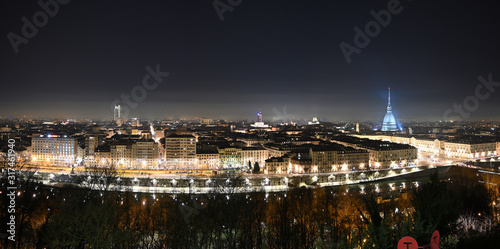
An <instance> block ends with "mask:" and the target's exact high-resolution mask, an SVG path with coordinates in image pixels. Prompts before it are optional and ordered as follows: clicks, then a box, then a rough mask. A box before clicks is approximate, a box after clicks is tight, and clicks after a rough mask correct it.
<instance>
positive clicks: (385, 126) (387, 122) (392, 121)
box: [382, 87, 399, 131]
mask: <svg viewBox="0 0 500 249" xmlns="http://www.w3.org/2000/svg"><path fill="white" fill-rule="evenodd" d="M398 130H399V129H398V125H397V124H396V118H395V117H394V114H392V107H391V88H390V87H389V97H388V102H387V113H386V114H385V117H384V122H383V123H382V131H398Z"/></svg>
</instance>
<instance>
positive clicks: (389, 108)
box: [387, 87, 392, 111]
mask: <svg viewBox="0 0 500 249" xmlns="http://www.w3.org/2000/svg"><path fill="white" fill-rule="evenodd" d="M391 110H392V107H391V87H389V95H388V98H387V111H391Z"/></svg>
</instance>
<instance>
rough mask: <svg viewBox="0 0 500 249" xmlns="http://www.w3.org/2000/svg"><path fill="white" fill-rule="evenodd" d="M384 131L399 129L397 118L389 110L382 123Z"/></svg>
mask: <svg viewBox="0 0 500 249" xmlns="http://www.w3.org/2000/svg"><path fill="white" fill-rule="evenodd" d="M382 131H398V126H397V124H396V118H395V117H394V114H392V112H387V113H386V114H385V117H384V122H383V123H382Z"/></svg>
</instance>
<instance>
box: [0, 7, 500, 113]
mask: <svg viewBox="0 0 500 249" xmlns="http://www.w3.org/2000/svg"><path fill="white" fill-rule="evenodd" d="M49 2H51V3H52V1H46V3H49ZM60 2H61V3H60ZM60 2H56V3H58V4H57V6H58V8H57V11H55V9H54V8H53V7H52V9H51V11H52V12H51V13H48V14H46V15H47V16H48V20H47V22H46V23H45V24H44V23H41V24H40V23H38V24H40V25H39V26H40V27H38V26H34V27H37V28H36V29H37V32H36V33H35V34H34V35H33V37H31V38H27V37H25V36H24V35H23V27H24V25H27V24H26V23H32V24H33V22H34V21H33V17H35V16H36V15H35V14H37V13H41V12H40V11H42V12H43V11H44V10H45V8H44V7H42V6H41V5H39V4H37V3H36V2H33V3H18V2H11V3H9V6H10V7H9V8H5V9H4V13H3V14H4V15H2V16H3V18H4V22H2V29H1V30H2V32H3V33H4V35H5V38H4V39H2V41H1V43H0V45H1V46H0V50H1V51H2V54H3V55H4V56H3V59H2V62H1V63H2V73H1V74H0V81H2V85H3V86H4V87H5V88H4V89H6V90H8V91H10V92H12V93H19V94H18V95H16V94H8V95H6V96H4V98H2V102H1V103H2V104H1V106H2V107H1V108H0V116H1V117H23V116H26V117H28V118H61V119H64V118H91V119H111V118H112V117H110V115H109V113H110V111H112V106H113V105H112V104H113V102H114V101H115V100H117V99H118V100H119V101H120V103H121V104H122V106H124V104H125V102H124V101H121V100H120V98H121V95H122V94H125V95H131V94H132V91H133V90H134V89H135V88H136V87H138V86H141V85H142V84H143V79H144V77H145V76H147V75H151V71H156V72H157V73H158V71H159V72H164V73H165V74H164V75H162V77H160V78H161V79H162V82H160V83H159V84H157V85H156V86H155V87H151V88H152V89H151V90H149V89H147V91H146V95H147V96H145V97H144V99H141V101H134V103H137V105H136V106H135V107H134V108H130V109H131V111H130V116H131V117H138V118H141V119H166V118H170V117H181V118H193V117H209V118H214V119H219V118H220V119H228V120H244V119H249V120H253V118H254V113H255V110H257V109H259V108H262V109H263V110H264V114H265V116H267V117H268V119H270V118H271V117H273V116H279V114H282V115H285V114H284V111H283V110H284V109H286V111H287V114H288V115H290V116H294V117H302V118H307V119H310V118H312V117H313V116H317V117H322V118H324V119H327V120H347V121H354V120H363V119H370V120H380V119H382V118H383V116H384V114H385V110H384V109H385V105H386V103H385V94H386V93H385V90H386V89H387V87H388V86H391V87H392V90H393V93H394V94H393V95H394V97H393V99H392V101H393V103H394V105H395V106H396V108H395V110H394V112H395V114H396V115H397V116H398V118H399V119H401V120H403V119H421V120H442V119H444V118H443V116H445V114H446V113H447V111H448V110H449V109H450V108H452V109H453V107H454V105H455V104H461V105H463V103H464V101H465V100H466V98H467V97H469V96H474V95H475V94H476V88H477V86H478V85H481V84H483V83H481V81H480V80H478V77H480V76H481V77H483V78H484V79H488V76H491V77H492V80H491V81H492V82H497V81H498V80H497V79H498V78H500V77H499V76H500V73H499V69H498V67H497V64H498V63H496V61H495V58H498V56H499V55H500V51H498V49H496V44H498V42H499V41H500V38H499V36H498V34H497V33H496V32H492V31H491V29H490V28H489V27H490V25H491V24H492V23H495V19H496V18H495V12H494V11H493V8H490V7H489V5H490V4H491V3H492V2H487V3H483V4H482V5H470V4H466V3H456V2H453V4H451V5H450V4H448V3H441V2H440V3H426V2H409V1H399V2H398V3H399V5H398V6H399V7H400V8H396V9H398V10H399V11H393V12H394V13H392V12H391V13H392V14H389V15H390V19H388V18H387V16H384V13H389V12H387V11H389V9H388V4H389V3H391V2H395V1H387V2H380V3H371V2H370V3H359V2H342V3H331V2H327V1H320V2H318V3H315V4H314V5H312V4H307V5H306V4H301V3H300V2H292V3H290V2H286V1H277V2H273V3H263V2H247V1H240V2H241V4H239V5H237V6H234V7H231V8H232V11H229V10H228V11H225V12H223V13H222V16H223V20H222V21H221V18H220V17H221V15H220V14H221V12H220V9H219V11H218V10H217V9H216V8H215V7H214V5H213V2H212V1H207V2H197V3H187V2H167V3H164V2H151V3H136V2H131V3H127V4H121V5H115V4H113V3H101V2H97V1H90V2H86V3H80V2H68V3H66V4H62V3H63V2H64V1H60ZM222 2H224V1H222ZM44 13H47V12H46V11H45V12H44ZM374 13H375V14H374ZM50 14H52V15H53V16H52V15H50ZM89 16H92V18H89ZM463 16H470V18H466V19H465V18H463ZM23 17H25V18H26V19H23ZM297 17H300V18H297ZM380 18H382V19H380ZM384 18H385V19H384ZM25 20H27V21H25ZM377 20H378V23H379V24H378V25H379V26H378V27H379V32H378V33H377V34H375V35H373V37H371V38H369V40H370V41H369V42H368V44H364V45H366V46H365V47H363V48H362V49H360V51H361V52H359V53H355V52H354V53H352V54H350V55H349V56H346V54H345V51H343V50H342V48H343V47H344V48H345V46H344V45H342V44H349V45H350V46H355V47H356V48H358V49H359V48H360V47H359V46H358V45H359V44H358V45H356V44H355V43H356V41H355V39H356V36H357V35H359V34H358V32H357V31H356V30H361V31H362V33H363V34H364V33H366V29H365V28H366V27H367V25H368V24H369V23H370V22H372V21H377ZM384 20H385V21H384ZM42 21H43V20H42ZM38 22H40V21H38ZM372 24H373V23H372ZM33 25H35V24H33ZM384 25H385V26H384ZM368 26H369V25H368ZM375 30H376V27H375ZM372 32H373V30H372ZM9 34H10V36H9ZM12 34H15V35H17V36H21V37H24V38H25V39H26V40H27V42H26V43H22V42H20V41H19V40H13V39H14V38H12V37H14V36H13V35H12ZM364 35H365V36H366V34H364ZM361 36H362V35H361ZM358 40H359V39H358ZM361 40H362V39H361ZM16 41H17V43H16ZM339 45H340V46H339ZM16 49H17V52H16ZM348 57H349V58H348ZM347 58H348V59H347ZM148 68H149V69H148ZM167 73H168V77H167V76H165V75H166V74H167ZM150 78H151V80H153V79H152V78H154V76H153V77H150ZM149 84H151V85H152V84H154V81H150V82H149ZM483 85H484V84H483ZM495 87H497V86H496V85H495ZM483 90H484V89H483ZM497 92H498V91H497ZM497 92H495V91H494V90H493V91H489V92H488V91H486V93H488V97H487V98H483V99H481V101H480V102H479V104H477V106H478V107H477V108H473V109H474V110H473V111H467V114H468V115H466V116H467V117H463V118H462V117H461V119H463V120H483V119H486V120H490V119H498V118H500V116H499V115H498V106H499V105H498V104H499V103H500V96H499V95H498V94H497ZM483 94H485V93H483ZM453 114H454V115H450V116H451V117H450V119H456V116H457V115H456V114H457V113H456V112H454V113H453ZM462 116H463V115H462Z"/></svg>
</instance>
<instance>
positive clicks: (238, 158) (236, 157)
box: [217, 147, 253, 168]
mask: <svg viewBox="0 0 500 249" xmlns="http://www.w3.org/2000/svg"><path fill="white" fill-rule="evenodd" d="M217 150H218V151H219V158H220V165H221V166H222V167H223V168H235V167H242V166H243V160H242V159H243V157H242V151H243V150H242V149H241V148H235V147H227V148H218V149H217ZM252 166H253V165H252Z"/></svg>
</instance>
